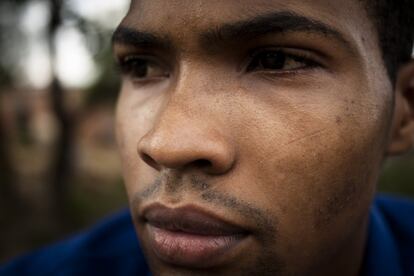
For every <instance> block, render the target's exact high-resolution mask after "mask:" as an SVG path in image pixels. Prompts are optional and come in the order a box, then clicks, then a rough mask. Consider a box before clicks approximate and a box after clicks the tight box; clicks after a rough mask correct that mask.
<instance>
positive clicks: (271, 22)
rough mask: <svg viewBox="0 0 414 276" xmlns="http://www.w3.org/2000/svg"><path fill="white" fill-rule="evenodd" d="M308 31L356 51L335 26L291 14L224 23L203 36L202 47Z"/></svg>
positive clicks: (261, 16)
mask: <svg viewBox="0 0 414 276" xmlns="http://www.w3.org/2000/svg"><path fill="white" fill-rule="evenodd" d="M287 32H306V33H315V34H318V35H323V36H328V37H332V38H334V39H335V40H337V41H338V42H339V43H340V44H341V45H342V46H344V47H345V48H346V50H348V51H350V52H352V53H353V52H355V51H354V47H353V46H352V44H351V43H350V42H349V41H348V40H347V39H346V38H345V36H344V35H343V34H342V33H341V32H339V31H338V30H336V29H334V28H333V27H331V26H329V25H327V24H325V23H323V22H321V21H319V20H316V19H313V18H309V17H306V16H302V15H299V14H297V13H294V12H290V11H282V12H275V13H270V14H263V15H259V16H255V17H253V18H251V19H248V20H245V21H239V22H235V23H229V24H225V25H223V26H219V27H218V28H215V29H213V30H209V31H207V32H205V33H203V34H202V35H201V41H202V44H203V45H217V44H221V43H226V42H238V41H247V40H251V39H254V38H257V37H260V36H264V35H267V34H274V33H287Z"/></svg>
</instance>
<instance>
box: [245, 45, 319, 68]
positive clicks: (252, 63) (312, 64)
mask: <svg viewBox="0 0 414 276" xmlns="http://www.w3.org/2000/svg"><path fill="white" fill-rule="evenodd" d="M266 54H267V55H269V54H278V55H282V56H283V58H284V59H283V62H284V63H285V62H286V61H287V60H288V59H290V60H292V61H294V62H297V63H302V64H303V65H304V66H301V67H299V68H295V69H291V70H285V69H274V70H272V69H266V68H263V69H259V70H256V69H255V68H254V67H257V66H259V65H260V63H259V61H260V60H259V59H260V58H263V57H264V56H265V55H266ZM283 65H285V64H283ZM318 67H323V65H322V63H320V62H319V61H317V58H316V57H314V55H312V54H310V53H308V51H305V50H299V49H289V48H287V49H283V48H260V49H256V50H253V51H251V52H250V53H249V59H248V61H247V65H245V70H246V71H247V72H257V71H259V72H260V71H262V72H268V73H272V74H276V73H278V74H289V73H296V72H298V71H302V70H307V69H315V68H318Z"/></svg>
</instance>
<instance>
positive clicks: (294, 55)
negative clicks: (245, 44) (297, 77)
mask: <svg viewBox="0 0 414 276" xmlns="http://www.w3.org/2000/svg"><path fill="white" fill-rule="evenodd" d="M299 52H300V51H295V50H291V52H286V51H282V50H262V51H260V52H258V53H253V54H252V58H251V61H250V63H249V64H248V66H247V71H248V72H253V71H270V72H290V71H297V70H301V69H306V68H313V67H316V66H318V63H317V62H315V61H313V60H311V58H310V57H308V56H307V55H306V54H304V53H299Z"/></svg>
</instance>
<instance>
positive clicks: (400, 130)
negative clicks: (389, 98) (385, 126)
mask: <svg viewBox="0 0 414 276" xmlns="http://www.w3.org/2000/svg"><path fill="white" fill-rule="evenodd" d="M395 93H396V94H395V110H394V117H393V122H392V128H391V131H392V132H391V140H390V143H389V147H388V154H389V155H397V154H401V153H404V152H407V151H409V150H410V149H412V148H413V145H414V60H411V62H409V63H408V64H406V65H405V66H403V67H402V68H401V70H400V71H399V73H398V76H397V84H396V87H395Z"/></svg>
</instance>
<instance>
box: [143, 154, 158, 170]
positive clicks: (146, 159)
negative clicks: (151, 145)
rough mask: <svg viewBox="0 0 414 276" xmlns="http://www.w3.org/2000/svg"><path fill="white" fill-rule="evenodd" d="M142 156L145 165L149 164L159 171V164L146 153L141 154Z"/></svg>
mask: <svg viewBox="0 0 414 276" xmlns="http://www.w3.org/2000/svg"><path fill="white" fill-rule="evenodd" d="M140 156H141V159H142V160H143V161H144V162H145V163H147V164H148V165H149V166H151V167H153V168H154V169H159V165H158V163H157V162H156V161H155V160H154V159H153V158H152V157H151V156H149V155H148V154H146V153H141V154H140Z"/></svg>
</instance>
